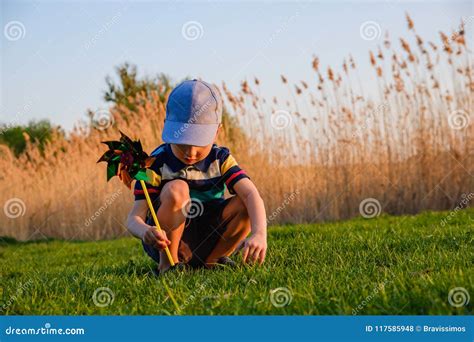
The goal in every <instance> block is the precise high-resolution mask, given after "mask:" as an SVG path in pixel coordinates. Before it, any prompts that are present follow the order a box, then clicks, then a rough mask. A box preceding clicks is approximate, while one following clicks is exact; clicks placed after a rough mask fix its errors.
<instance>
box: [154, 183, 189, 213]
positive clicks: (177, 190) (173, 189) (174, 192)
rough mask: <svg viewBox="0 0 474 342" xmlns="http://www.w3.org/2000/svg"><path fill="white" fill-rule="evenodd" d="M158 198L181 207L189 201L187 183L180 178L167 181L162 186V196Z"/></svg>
mask: <svg viewBox="0 0 474 342" xmlns="http://www.w3.org/2000/svg"><path fill="white" fill-rule="evenodd" d="M160 200H161V201H163V202H168V203H171V204H173V205H175V206H179V207H181V206H182V205H184V204H185V203H187V202H188V201H189V186H188V184H187V183H186V182H185V181H183V180H181V179H175V180H172V181H170V182H168V183H167V184H166V185H165V186H164V187H163V192H162V196H161V197H160Z"/></svg>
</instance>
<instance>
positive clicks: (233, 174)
mask: <svg viewBox="0 0 474 342" xmlns="http://www.w3.org/2000/svg"><path fill="white" fill-rule="evenodd" d="M219 159H220V162H221V164H220V168H221V175H222V181H223V182H225V185H226V186H227V189H228V190H229V192H230V193H231V194H232V195H235V190H234V185H235V184H236V183H237V182H238V181H239V180H241V179H243V178H248V179H250V177H249V176H248V175H247V173H246V172H245V170H243V169H241V168H240V166H239V165H238V164H237V161H236V160H235V158H234V157H233V156H232V155H231V154H230V152H229V149H227V148H225V147H224V148H222V152H221V155H220V158H219Z"/></svg>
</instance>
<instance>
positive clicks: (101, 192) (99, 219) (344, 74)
mask: <svg viewBox="0 0 474 342" xmlns="http://www.w3.org/2000/svg"><path fill="white" fill-rule="evenodd" d="M406 20H407V24H408V31H409V36H408V37H407V38H399V39H392V38H391V37H390V36H389V35H388V33H385V34H384V39H383V40H382V41H381V46H380V48H379V49H377V50H376V51H370V52H368V55H367V57H368V58H367V60H365V61H355V60H354V59H353V58H352V57H351V56H348V58H346V59H345V60H344V61H343V62H342V66H334V65H333V66H327V67H323V66H322V65H323V64H322V63H323V61H320V60H319V59H318V58H317V57H316V56H315V57H314V59H313V60H312V61H308V62H309V63H312V67H313V71H314V73H313V74H312V75H310V76H308V79H307V80H298V81H290V80H289V79H288V78H287V77H286V76H285V75H281V82H282V84H281V86H282V87H285V88H286V89H287V91H288V98H289V99H290V100H289V101H288V102H286V101H281V99H279V98H276V97H274V98H264V97H263V96H261V95H260V94H261V93H262V89H263V88H264V87H265V84H262V82H261V81H260V80H259V79H258V78H255V79H253V80H251V81H250V80H245V81H243V82H242V83H241V89H240V90H239V91H238V92H232V91H230V90H229V89H228V87H227V86H226V84H225V83H224V82H223V83H222V84H221V85H220V88H221V91H222V93H223V95H224V97H225V102H226V108H227V111H228V112H229V114H228V116H226V118H225V121H224V128H225V129H224V132H223V133H222V135H221V136H220V137H219V141H218V143H219V144H223V145H226V146H228V147H229V148H230V149H231V151H233V154H234V156H235V158H236V160H237V161H238V162H239V163H240V164H241V166H242V167H243V168H244V169H246V171H247V172H248V174H249V175H250V177H251V179H252V180H253V181H254V182H255V183H256V185H257V187H258V188H259V190H260V192H261V194H262V197H263V199H264V201H265V204H266V209H267V214H268V221H269V224H270V225H273V224H281V223H302V222H308V223H311V222H320V221H326V220H340V219H346V218H350V217H354V216H358V215H360V210H361V204H363V203H367V200H368V199H369V200H370V204H371V205H372V206H373V207H372V208H370V209H369V210H375V211H376V212H377V214H378V213H380V212H384V213H390V214H412V213H417V212H420V211H422V210H428V209H430V210H443V209H452V208H454V207H456V206H458V205H459V203H461V202H462V203H463V206H472V202H470V201H463V199H465V198H467V196H468V197H469V200H470V199H471V196H469V195H470V194H471V193H473V192H474V182H473V177H472V174H473V173H474V153H473V145H472V141H473V139H472V137H473V125H472V115H471V113H472V109H473V97H472V95H473V92H474V72H473V67H472V61H473V58H472V51H471V50H470V49H472V46H469V44H472V42H471V41H468V40H467V39H468V38H469V37H467V36H466V35H465V32H464V23H462V22H461V24H460V26H459V27H455V28H453V33H452V34H447V33H442V32H440V34H439V37H440V40H439V41H437V42H431V41H425V40H424V39H423V38H422V37H420V36H418V34H417V32H416V27H415V25H414V23H413V22H412V20H411V19H410V17H409V16H408V15H407V18H406ZM356 63H357V64H358V63H371V65H372V66H373V72H374V75H375V77H376V85H377V90H378V92H377V93H376V95H375V96H369V94H368V93H367V90H366V89H363V88H362V87H361V82H360V80H361V78H362V77H363V75H360V74H359V72H358V66H357V64H356ZM129 100H130V101H131V103H132V104H133V105H134V107H135V108H136V110H133V111H132V110H130V109H128V108H126V107H124V106H120V105H119V106H114V107H111V108H109V110H108V111H102V112H96V113H95V117H94V122H93V124H92V125H84V124H78V126H77V127H76V128H75V129H74V131H73V132H71V133H70V134H69V135H68V137H67V138H66V139H64V138H62V137H61V135H59V134H58V135H56V136H55V138H53V139H52V140H51V142H49V143H48V144H47V145H46V147H45V149H44V153H43V154H42V153H40V151H39V150H38V148H37V146H36V145H35V144H34V143H33V142H31V143H29V144H28V147H27V150H26V152H25V153H24V154H22V155H20V156H19V157H18V158H17V157H15V156H14V155H13V154H12V153H11V151H10V150H9V149H8V148H7V147H6V146H0V203H2V204H4V210H3V212H2V215H0V235H1V236H12V237H15V238H17V239H22V240H26V239H41V238H44V237H57V238H66V239H84V240H96V239H103V238H111V237H118V236H122V235H127V234H128V233H127V231H126V229H125V227H124V221H125V218H126V215H127V214H128V211H129V209H130V208H131V206H132V204H133V195H132V193H131V191H129V190H128V189H127V188H126V187H124V186H123V184H122V183H120V182H119V181H118V180H117V179H114V180H112V181H110V182H109V183H107V182H106V177H105V174H106V172H105V167H106V166H105V165H102V164H99V165H98V164H96V161H97V159H98V157H99V156H100V155H101V154H102V153H103V151H104V149H105V147H104V145H102V144H101V143H100V142H101V141H104V140H116V139H117V138H118V136H119V132H118V130H121V131H123V132H124V133H125V134H127V135H128V136H130V137H133V138H135V139H136V138H139V139H140V140H141V141H142V143H143V146H144V149H145V151H147V152H151V151H152V150H153V149H154V148H155V147H156V146H158V145H159V144H161V129H162V127H163V120H164V116H165V102H164V101H163V100H162V99H160V97H159V96H158V93H154V92H153V93H150V94H145V93H142V94H139V95H138V96H136V97H135V98H131V99H129ZM64 115H67V113H64Z"/></svg>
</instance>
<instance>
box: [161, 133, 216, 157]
mask: <svg viewBox="0 0 474 342" xmlns="http://www.w3.org/2000/svg"><path fill="white" fill-rule="evenodd" d="M219 129H220V126H219V128H218V129H217V132H216V136H215V137H214V141H213V142H212V143H210V144H209V145H207V146H193V145H181V144H170V145H171V150H172V151H173V154H174V155H175V156H176V158H178V159H179V160H181V161H182V162H183V163H185V164H187V165H192V164H195V163H197V162H199V161H201V160H203V159H204V158H206V157H207V156H208V155H209V152H211V149H212V145H213V144H214V142H215V141H216V138H217V134H218V133H219Z"/></svg>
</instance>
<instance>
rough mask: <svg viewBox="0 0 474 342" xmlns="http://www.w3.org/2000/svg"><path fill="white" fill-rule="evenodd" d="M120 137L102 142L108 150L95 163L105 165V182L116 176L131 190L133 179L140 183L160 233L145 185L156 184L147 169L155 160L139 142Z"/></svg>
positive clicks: (172, 262) (171, 263) (124, 136)
mask: <svg viewBox="0 0 474 342" xmlns="http://www.w3.org/2000/svg"><path fill="white" fill-rule="evenodd" d="M120 135H121V137H120V140H119V141H102V143H103V144H106V145H107V146H108V147H109V150H108V151H106V152H105V153H104V154H103V155H102V157H100V159H99V160H98V161H97V163H100V162H106V163H107V182H108V181H109V180H110V179H111V178H112V177H114V176H118V177H119V179H120V180H121V181H122V182H123V183H124V184H125V185H126V186H127V187H128V188H129V189H131V188H132V181H133V180H134V179H135V180H137V181H139V182H140V184H141V186H142V189H143V192H144V194H145V198H146V201H147V203H148V208H149V209H150V211H151V215H152V217H153V221H154V222H155V226H156V228H157V229H158V231H161V227H160V224H159V222H158V218H157V217H156V212H155V210H154V208H153V203H152V202H151V199H150V195H149V194H148V190H147V188H146V185H145V181H146V182H148V183H149V184H151V185H155V184H156V178H157V177H158V176H157V175H156V173H155V172H154V171H153V170H151V169H150V168H149V167H150V166H151V165H152V164H153V162H154V161H155V158H153V157H150V156H148V154H147V153H146V152H144V151H143V148H142V144H141V142H140V140H138V141H132V140H131V139H130V138H129V137H127V136H126V135H125V134H123V133H122V132H121V131H120ZM165 252H166V255H167V256H168V259H169V262H170V265H171V266H174V261H173V258H172V257H171V253H170V251H169V249H168V247H166V248H165Z"/></svg>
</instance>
